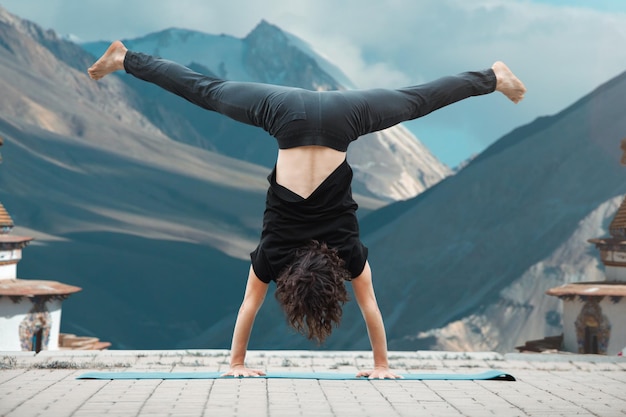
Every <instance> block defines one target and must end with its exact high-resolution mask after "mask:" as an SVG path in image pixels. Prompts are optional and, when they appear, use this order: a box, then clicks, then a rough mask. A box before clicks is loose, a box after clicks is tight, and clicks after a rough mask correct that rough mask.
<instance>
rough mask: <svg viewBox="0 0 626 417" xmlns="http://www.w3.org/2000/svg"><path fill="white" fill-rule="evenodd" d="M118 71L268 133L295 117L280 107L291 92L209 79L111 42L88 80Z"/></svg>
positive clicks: (91, 69) (119, 43)
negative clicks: (284, 121)
mask: <svg viewBox="0 0 626 417" xmlns="http://www.w3.org/2000/svg"><path fill="white" fill-rule="evenodd" d="M118 70H125V71H126V72H127V73H129V74H131V75H133V76H135V77H136V78H139V79H141V80H144V81H148V82H150V83H153V84H155V85H157V86H159V87H161V88H163V89H165V90H167V91H169V92H171V93H174V94H176V95H178V96H180V97H182V98H184V99H186V100H187V101H189V102H191V103H193V104H195V105H198V106H200V107H202V108H205V109H207V110H211V111H215V112H218V113H221V114H223V115H225V116H227V117H230V118H231V119H234V120H237V121H239V122H242V123H246V124H250V125H253V126H258V127H262V128H263V129H265V130H267V131H268V132H270V133H273V132H272V131H273V128H274V127H275V125H276V122H277V121H281V120H283V119H285V118H286V119H289V118H290V117H291V118H295V117H297V116H294V115H293V112H292V113H290V112H289V111H285V109H282V108H280V106H279V104H280V103H281V102H282V100H284V98H285V96H288V95H289V94H288V93H290V92H292V91H293V89H291V88H288V87H281V86H274V85H269V84H259V83H243V82H234V81H225V80H221V79H219V78H213V77H209V76H206V75H203V74H199V73H196V72H194V71H192V70H190V69H189V68H186V67H184V66H182V65H179V64H177V63H175V62H172V61H168V60H164V59H159V58H155V57H152V56H150V55H146V54H142V53H136V52H132V51H128V50H127V49H126V47H125V46H124V45H123V44H122V43H121V42H119V41H116V42H113V43H112V44H111V46H110V47H109V49H107V51H106V52H105V54H104V55H103V56H102V57H101V58H100V59H99V60H98V61H96V63H95V64H94V65H93V66H92V67H91V68H89V70H88V72H89V75H90V76H91V78H93V79H95V80H99V79H101V78H102V77H104V76H106V75H107V74H109V73H111V72H114V71H118ZM281 109H282V110H281Z"/></svg>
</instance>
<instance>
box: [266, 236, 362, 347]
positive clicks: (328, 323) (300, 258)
mask: <svg viewBox="0 0 626 417" xmlns="http://www.w3.org/2000/svg"><path fill="white" fill-rule="evenodd" d="M350 279H351V275H350V273H349V272H348V271H347V270H346V269H345V267H344V262H343V260H341V259H340V258H339V255H338V254H337V251H336V250H335V249H330V248H329V247H328V246H327V245H326V244H325V243H319V242H317V241H312V242H311V243H310V244H309V245H307V246H305V247H303V248H300V249H298V250H297V251H296V254H295V260H294V262H293V263H292V264H291V265H289V266H288V267H287V268H285V270H284V271H283V272H282V273H281V274H280V276H279V277H278V279H277V280H276V299H277V300H278V302H279V303H280V304H281V306H282V308H283V311H284V312H285V315H286V316H287V322H288V323H289V324H290V325H291V326H292V327H293V328H294V329H296V330H297V331H298V332H299V333H302V334H303V335H305V336H306V337H308V338H309V339H311V340H315V341H317V342H318V343H319V344H321V343H323V342H324V341H325V340H326V338H327V337H328V336H330V334H331V332H332V329H333V327H336V326H338V325H339V323H340V322H341V314H342V307H343V304H344V303H345V302H346V301H348V292H347V291H346V286H345V281H347V280H350Z"/></svg>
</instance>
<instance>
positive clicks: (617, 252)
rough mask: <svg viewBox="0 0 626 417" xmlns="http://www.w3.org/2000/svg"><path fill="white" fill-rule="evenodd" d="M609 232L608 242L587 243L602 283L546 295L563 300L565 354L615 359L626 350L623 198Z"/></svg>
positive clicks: (564, 288)
mask: <svg viewBox="0 0 626 417" xmlns="http://www.w3.org/2000/svg"><path fill="white" fill-rule="evenodd" d="M609 232H610V234H611V237H609V238H602V239H590V240H589V241H590V242H592V243H595V245H596V248H598V250H600V259H601V260H602V263H603V264H604V267H605V271H606V272H605V275H606V280H605V281H599V282H578V283H571V284H566V285H563V286H561V287H557V288H552V289H550V290H548V291H547V294H549V295H554V296H557V297H559V298H560V299H562V300H563V346H562V349H563V350H565V351H567V352H576V353H597V354H606V355H618V354H621V353H622V352H624V351H625V350H626V198H625V199H624V201H623V202H622V205H621V206H620V208H619V209H618V211H617V214H616V215H615V217H614V218H613V221H612V222H611V224H610V226H609Z"/></svg>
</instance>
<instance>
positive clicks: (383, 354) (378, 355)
mask: <svg viewBox="0 0 626 417" xmlns="http://www.w3.org/2000/svg"><path fill="white" fill-rule="evenodd" d="M352 288H353V289H354V296H355V298H356V302H357V303H358V304H359V308H360V309H361V314H363V319H364V320H365V326H366V327H367V334H368V335H369V338H370V343H371V345H372V353H373V355H374V369H373V370H371V371H362V372H359V373H358V374H357V376H366V377H369V378H379V379H382V378H400V377H399V376H398V375H396V374H394V373H392V372H391V371H390V370H389V362H388V360H387V336H386V334H385V325H384V323H383V317H382V315H381V313H380V310H379V309H378V302H377V301H376V295H375V294H374V286H373V285H372V271H371V270H370V266H369V263H366V264H365V269H363V272H362V273H361V275H359V276H358V277H356V278H354V279H353V280H352Z"/></svg>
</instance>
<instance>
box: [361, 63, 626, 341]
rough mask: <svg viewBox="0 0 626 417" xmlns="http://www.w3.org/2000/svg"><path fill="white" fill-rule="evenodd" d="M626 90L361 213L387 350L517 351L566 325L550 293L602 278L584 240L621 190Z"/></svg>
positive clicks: (541, 124)
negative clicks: (563, 286) (385, 328)
mask: <svg viewBox="0 0 626 417" xmlns="http://www.w3.org/2000/svg"><path fill="white" fill-rule="evenodd" d="M624 97H626V74H621V75H619V76H617V77H616V78H614V79H612V80H610V81H608V82H607V83H605V84H604V85H602V86H600V87H599V88H598V89H596V90H595V91H593V92H592V93H590V94H589V95H587V96H585V97H584V98H582V99H581V100H579V101H578V102H576V103H574V104H573V105H571V106H570V107H568V108H566V109H564V110H563V111H562V112H560V113H558V114H556V115H554V116H550V117H543V118H540V119H538V120H536V121H534V122H533V123H530V124H528V125H526V126H523V127H520V128H518V129H515V130H513V131H512V132H511V133H509V134H508V135H506V136H504V137H503V138H501V139H500V140H498V141H497V142H496V143H494V144H493V145H492V146H491V147H490V148H489V149H487V150H486V151H485V152H483V153H482V154H480V155H478V156H477V157H476V158H474V159H473V160H472V161H471V162H470V163H469V164H468V165H467V166H466V167H465V168H464V169H463V170H461V171H460V172H459V173H457V174H456V175H454V176H452V177H449V178H448V179H446V180H445V181H442V182H441V183H439V184H437V185H436V186H434V187H432V188H430V189H429V190H428V191H426V192H425V193H422V194H420V195H419V196H418V197H416V198H414V199H411V200H408V201H405V202H399V203H395V204H392V205H389V206H387V207H385V208H382V209H380V210H378V211H376V212H374V213H372V214H370V215H369V216H367V217H366V218H365V219H364V220H363V222H362V232H363V234H364V240H365V241H366V242H367V244H368V245H369V248H370V262H371V264H372V267H373V270H374V276H375V277H377V278H376V283H377V288H380V290H381V291H382V296H381V297H379V301H380V303H381V309H382V310H383V311H384V312H385V313H386V314H385V315H386V317H387V319H386V323H387V326H388V336H389V340H390V342H389V345H390V348H392V349H423V348H426V349H427V348H436V349H437V348H439V349H441V348H453V347H454V348H462V349H466V350H476V349H478V350H482V349H487V350H492V349H497V350H500V351H510V350H512V349H513V347H514V346H516V345H519V344H523V343H524V342H525V341H526V340H529V339H537V338H541V337H543V336H545V335H548V336H549V335H557V334H559V333H560V332H561V330H560V329H561V328H560V326H561V324H560V320H561V319H560V314H561V313H560V311H561V309H560V304H559V301H558V300H557V299H555V298H554V297H549V296H547V295H545V294H544V291H545V290H546V289H547V288H549V287H552V286H558V285H560V284H562V283H565V282H570V281H580V280H597V279H601V278H602V274H603V273H602V270H600V269H599V268H598V265H599V264H600V263H599V259H598V255H599V254H598V253H597V251H596V250H595V249H594V248H593V245H591V244H589V243H587V242H586V240H587V239H589V238H594V237H602V236H605V235H607V234H608V232H607V225H608V221H609V220H610V217H611V216H612V215H613V214H614V212H615V210H616V209H617V202H618V201H620V200H621V198H622V197H623V196H624V194H626V181H624V177H625V175H626V172H625V171H624V168H622V167H620V163H619V161H620V155H621V151H620V148H619V143H620V140H621V138H622V137H623V135H624V132H625V131H626V118H624V117H623V114H622V113H623V109H624V107H625V104H626V103H625V98H624ZM520 105H523V103H522V104H520ZM486 122H487V121H486ZM603 231H604V232H603ZM399 294H402V297H399ZM366 343H367V342H366V340H363V338H362V339H361V343H360V346H366ZM354 345H358V343H357V342H354Z"/></svg>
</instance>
